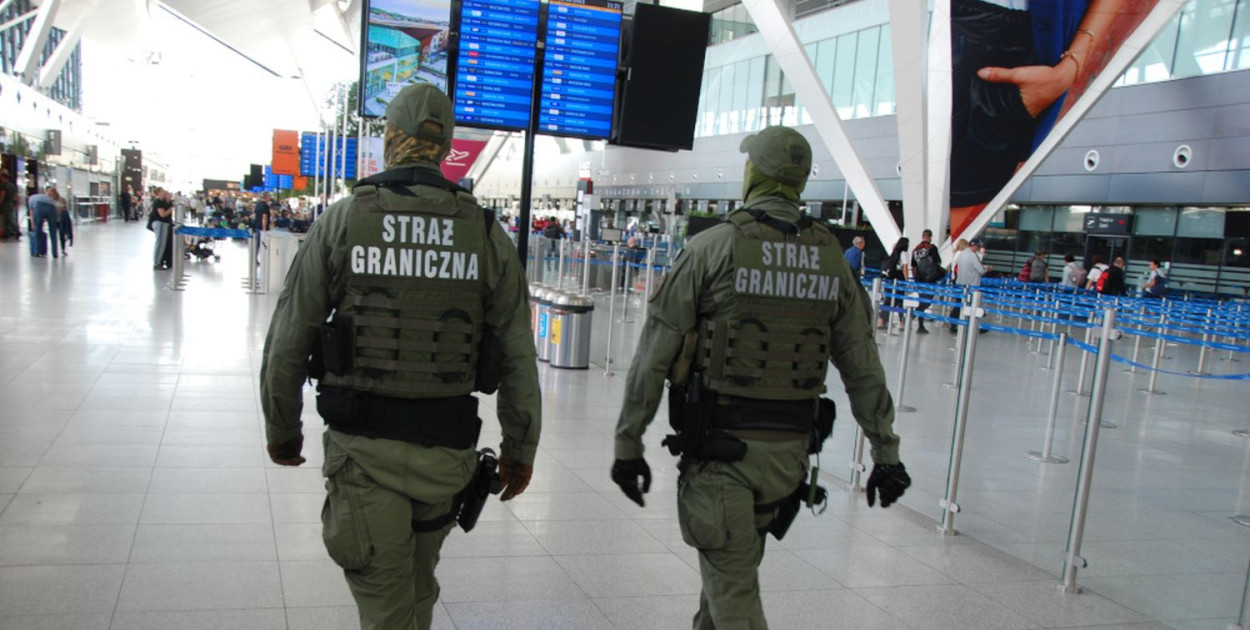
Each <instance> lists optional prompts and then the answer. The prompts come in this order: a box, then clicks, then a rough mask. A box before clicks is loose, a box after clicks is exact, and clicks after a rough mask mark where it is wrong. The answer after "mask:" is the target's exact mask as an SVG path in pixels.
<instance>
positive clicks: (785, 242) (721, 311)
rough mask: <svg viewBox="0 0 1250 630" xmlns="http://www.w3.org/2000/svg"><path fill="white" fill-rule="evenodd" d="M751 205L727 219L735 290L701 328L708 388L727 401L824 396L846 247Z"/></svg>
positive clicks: (821, 229)
mask: <svg viewBox="0 0 1250 630" xmlns="http://www.w3.org/2000/svg"><path fill="white" fill-rule="evenodd" d="M770 202H772V203H775V202H776V200H770ZM754 205H755V204H747V205H746V206H745V207H744V208H743V209H742V210H739V211H737V212H734V213H733V214H730V215H729V217H728V218H727V219H726V220H727V221H729V222H731V223H733V224H734V226H735V227H736V228H737V229H736V232H735V235H734V245H733V287H732V291H731V292H729V294H728V295H727V296H726V297H727V298H728V299H727V300H724V301H722V302H718V304H717V309H716V314H715V315H714V316H713V317H711V318H710V319H706V320H703V321H700V322H699V337H700V338H699V352H698V363H699V365H700V368H701V370H702V375H703V382H704V385H705V386H706V387H707V388H709V389H711V390H712V391H714V392H716V393H718V394H723V395H731V396H740V397H743V398H755V399H766V400H803V399H815V398H817V397H819V396H820V395H821V394H822V393H823V392H824V390H825V373H826V371H827V369H828V365H829V352H830V340H831V337H832V329H831V322H832V320H833V318H834V316H835V315H836V314H837V310H838V293H839V289H840V286H839V282H840V280H839V275H838V273H837V271H836V269H837V267H836V266H835V261H836V260H838V259H839V257H840V256H841V255H842V252H841V248H840V247H838V242H837V240H836V239H835V238H834V237H833V235H832V234H830V233H829V232H828V230H826V229H825V228H824V227H822V226H818V225H813V224H811V223H810V221H805V222H804V225H802V226H795V225H790V224H787V223H784V222H782V221H778V220H775V219H771V218H768V217H767V216H766V215H764V214H763V213H762V212H761V211H760V210H758V209H754V210H753V208H754ZM779 228H780V229H779ZM783 230H784V231H783ZM787 232H788V233H787Z"/></svg>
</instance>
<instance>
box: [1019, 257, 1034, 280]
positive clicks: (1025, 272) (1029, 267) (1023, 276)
mask: <svg viewBox="0 0 1250 630" xmlns="http://www.w3.org/2000/svg"><path fill="white" fill-rule="evenodd" d="M1032 279H1033V259H1032V258H1030V259H1028V260H1026V261H1024V268H1023V269H1021V270H1020V274H1019V275H1017V276H1016V280H1019V281H1020V282H1029V281H1030V280H1032Z"/></svg>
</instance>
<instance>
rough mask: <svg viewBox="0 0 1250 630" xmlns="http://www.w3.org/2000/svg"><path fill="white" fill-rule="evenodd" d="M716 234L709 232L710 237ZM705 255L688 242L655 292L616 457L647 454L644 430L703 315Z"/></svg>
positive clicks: (618, 427)
mask: <svg viewBox="0 0 1250 630" xmlns="http://www.w3.org/2000/svg"><path fill="white" fill-rule="evenodd" d="M711 236H712V234H711V233H709V234H708V235H707V238H710V237H711ZM705 260H707V254H705V253H703V250H702V249H700V247H699V246H698V244H697V243H696V242H693V241H692V242H690V243H688V244H687V247H686V249H685V250H683V251H682V253H681V254H679V255H678V257H677V260H676V261H675V262H674V263H673V267H672V269H670V270H669V271H668V273H667V274H666V275H665V277H664V278H663V280H662V282H661V284H660V286H659V288H658V289H656V292H655V293H654V294H653V295H652V297H651V302H650V304H649V306H648V310H647V322H646V324H645V325H644V326H643V329H642V336H641V337H639V339H638V349H637V351H636V353H635V354H634V362H633V363H632V364H631V365H630V366H629V376H628V377H626V380H625V400H624V404H623V406H622V408H621V415H620V417H619V418H618V419H617V423H616V449H615V450H616V458H617V459H637V458H639V457H642V455H643V451H644V449H643V445H642V435H643V433H645V432H646V430H647V426H648V425H650V424H651V421H652V420H653V419H654V418H655V412H656V409H658V408H659V406H660V399H661V398H662V397H663V395H664V381H665V378H666V377H667V376H668V369H669V366H671V365H672V363H673V360H674V359H676V357H677V354H678V353H679V352H681V346H682V340H683V339H684V338H685V335H686V333H687V332H688V331H690V330H692V329H693V328H694V327H695V323H696V321H697V320H698V305H699V299H700V296H701V295H702V294H703V284H704V278H705V276H706V264H705V262H704V261H705Z"/></svg>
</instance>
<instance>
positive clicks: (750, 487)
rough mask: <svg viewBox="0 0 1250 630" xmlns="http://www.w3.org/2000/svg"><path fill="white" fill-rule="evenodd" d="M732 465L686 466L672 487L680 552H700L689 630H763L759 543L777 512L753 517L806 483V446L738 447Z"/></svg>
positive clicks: (767, 444)
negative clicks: (682, 544) (695, 608)
mask: <svg viewBox="0 0 1250 630" xmlns="http://www.w3.org/2000/svg"><path fill="white" fill-rule="evenodd" d="M744 441H745V442H746V443H747V454H746V457H745V458H743V459H742V461H738V462H734V463H732V464H729V463H723V462H701V463H696V464H693V465H691V466H690V467H689V468H687V469H686V471H685V472H684V473H683V474H682V475H681V477H680V479H679V480H678V482H677V508H678V518H679V519H680V521H681V535H682V538H683V539H684V540H685V541H686V544H688V545H690V546H692V547H694V548H696V549H698V550H699V572H700V574H701V575H702V577H703V592H702V594H701V595H700V596H699V612H698V613H696V614H695V616H694V626H693V627H694V630H767V628H768V622H767V621H765V619H764V608H763V606H762V605H761V603H760V584H759V566H760V562H761V561H762V560H763V559H764V536H765V535H767V534H764V535H761V534H760V530H764V529H766V528H767V527H768V526H769V525H770V524H771V523H772V521H773V518H774V517H775V516H776V513H777V511H776V510H772V511H770V512H768V513H764V514H756V513H755V506H756V505H767V504H770V503H774V502H777V501H780V500H781V499H783V498H785V497H787V496H790V495H791V494H792V493H793V492H794V490H795V489H796V488H797V487H798V486H799V484H800V483H802V482H803V480H804V478H805V477H806V475H807V466H808V459H807V440H806V439H800V440H787V441H784V442H761V441H757V440H744Z"/></svg>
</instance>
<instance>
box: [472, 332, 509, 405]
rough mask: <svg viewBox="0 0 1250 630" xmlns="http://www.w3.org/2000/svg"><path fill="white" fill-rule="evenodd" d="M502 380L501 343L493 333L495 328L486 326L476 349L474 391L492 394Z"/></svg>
mask: <svg viewBox="0 0 1250 630" xmlns="http://www.w3.org/2000/svg"><path fill="white" fill-rule="evenodd" d="M502 381H503V344H501V343H499V337H497V336H496V335H495V329H494V328H491V327H490V326H486V327H485V328H484V329H483V331H482V344H481V345H480V346H479V347H478V350H477V382H476V383H475V385H474V389H475V390H476V391H479V392H482V393H483V394H487V395H490V394H493V393H495V392H496V391H498V390H499V383H500V382H502Z"/></svg>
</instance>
